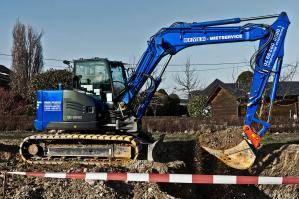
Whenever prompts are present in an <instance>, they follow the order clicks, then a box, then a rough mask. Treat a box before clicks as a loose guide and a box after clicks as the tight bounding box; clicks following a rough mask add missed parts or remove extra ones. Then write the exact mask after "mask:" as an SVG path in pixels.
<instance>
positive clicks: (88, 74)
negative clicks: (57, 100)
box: [73, 58, 127, 103]
mask: <svg viewBox="0 0 299 199" xmlns="http://www.w3.org/2000/svg"><path fill="white" fill-rule="evenodd" d="M73 62H74V88H75V89H79V90H85V91H87V92H90V93H93V94H94V95H96V96H98V97H99V98H100V99H101V100H103V101H106V102H109V103H111V102H112V101H113V98H114V97H116V96H118V95H119V93H120V91H121V90H123V89H124V88H125V85H126V82H127V78H126V73H125V68H124V64H123V63H122V62H118V61H109V60H107V59H101V58H93V59H79V60H74V61H73Z"/></svg>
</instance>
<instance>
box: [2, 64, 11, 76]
mask: <svg viewBox="0 0 299 199" xmlns="http://www.w3.org/2000/svg"><path fill="white" fill-rule="evenodd" d="M0 73H6V74H9V73H10V70H9V69H8V68H6V67H5V66H3V65H0Z"/></svg>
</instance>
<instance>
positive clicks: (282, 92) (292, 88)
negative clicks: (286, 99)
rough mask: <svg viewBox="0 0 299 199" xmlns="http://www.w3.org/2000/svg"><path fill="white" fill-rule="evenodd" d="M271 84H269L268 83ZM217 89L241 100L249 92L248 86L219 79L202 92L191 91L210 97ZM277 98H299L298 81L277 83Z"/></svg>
mask: <svg viewBox="0 0 299 199" xmlns="http://www.w3.org/2000/svg"><path fill="white" fill-rule="evenodd" d="M270 84H271V83H270ZM219 88H224V89H226V90H227V91H229V92H230V93H231V94H232V95H234V96H235V97H236V98H241V97H243V96H245V95H246V93H248V92H249V89H250V88H249V85H247V86H246V85H240V84H237V83H224V82H222V81H220V80H219V79H215V80H214V81H213V82H212V83H211V84H210V85H209V86H207V87H206V88H205V89H203V90H196V91H193V92H192V94H193V95H203V96H207V97H209V98H210V97H211V96H212V95H213V94H214V93H215V92H216V91H219ZM277 96H299V81H283V82H279V84H278V89H277Z"/></svg>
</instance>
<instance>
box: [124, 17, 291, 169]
mask: <svg viewBox="0 0 299 199" xmlns="http://www.w3.org/2000/svg"><path fill="white" fill-rule="evenodd" d="M268 18H277V19H276V21H274V23H273V24H272V25H267V24H262V23H257V24H255V23H248V24H245V25H243V26H227V25H228V24H238V23H241V22H245V21H252V20H261V19H268ZM289 24H290V21H289V19H288V16H287V14H286V13H285V12H282V13H281V14H279V15H266V16H260V17H251V18H233V19H226V20H219V21H209V22H194V23H184V22H177V23H174V24H172V25H171V26H170V27H168V28H162V29H161V30H160V31H159V32H157V33H156V34H155V35H154V36H152V37H151V39H150V41H149V44H148V48H147V50H146V51H145V52H144V54H143V55H142V57H141V59H140V61H139V63H138V64H137V67H136V72H135V73H134V74H133V75H132V76H131V78H130V80H129V82H128V86H127V88H126V90H125V91H124V92H123V95H122V98H121V101H120V103H119V105H120V108H121V109H122V110H126V108H127V107H129V106H130V103H131V102H132V100H133V99H134V98H135V97H136V95H137V93H138V92H139V90H140V89H141V87H142V86H143V85H144V83H145V81H146V80H147V79H148V78H149V77H150V78H151V79H152V81H153V82H154V83H153V84H152V87H151V88H150V89H148V91H147V96H146V98H145V100H144V102H143V103H142V104H140V106H139V109H138V111H137V114H136V117H137V119H139V120H140V119H141V118H142V116H143V115H144V113H145V111H146V108H147V106H148V105H149V103H150V101H151V98H152V96H153V94H154V93H155V91H156V90H157V88H158V86H159V84H160V82H161V79H162V75H163V73H164V72H165V69H166V66H167V65H165V66H164V68H163V69H162V70H161V73H160V75H159V76H158V77H157V78H155V79H154V78H153V77H151V73H152V72H153V70H154V69H155V68H156V66H157V64H158V63H159V61H160V60H161V59H162V58H163V57H164V56H166V55H170V58H171V56H172V55H175V54H176V53H178V52H179V51H181V50H183V49H185V48H188V47H192V46H197V45H208V44H221V43H234V42H245V41H257V40H259V41H260V43H259V49H258V50H257V51H256V52H255V53H254V55H253V56H252V58H251V61H250V65H251V67H252V69H253V70H254V75H253V80H252V84H251V89H250V94H249V100H248V104H247V112H246V116H245V122H244V123H245V125H244V128H243V129H244V134H243V137H244V141H243V142H241V144H239V145H238V146H236V147H234V148H231V149H228V150H214V149H210V148H208V147H204V149H206V150H207V151H208V152H209V153H211V154H212V155H214V156H216V157H217V158H219V159H220V160H221V161H223V162H224V163H226V164H227V165H229V166H231V167H234V168H237V169H246V168H249V167H250V166H251V165H252V164H253V163H254V160H255V154H254V152H253V150H252V149H256V148H258V146H259V144H260V141H261V137H262V136H263V135H264V133H265V132H266V131H267V129H268V128H269V127H270V123H269V122H270V117H271V110H272V106H273V102H274V100H275V96H276V90H277V87H278V82H279V76H280V72H281V67H282V61H283V55H284V40H285V36H286V32H287V29H288V26H289ZM168 62H169V61H168ZM271 75H273V76H274V77H273V82H272V87H271V91H270V96H269V97H270V110H269V116H268V120H267V121H263V120H261V119H259V118H257V117H256V112H257V110H258V107H259V105H260V102H261V98H262V96H263V94H264V92H265V88H266V86H267V85H268V82H269V78H270V76H271ZM253 124H258V125H260V126H262V127H261V128H260V129H258V130H257V129H254V128H253Z"/></svg>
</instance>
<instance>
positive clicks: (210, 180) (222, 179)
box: [7, 171, 299, 185]
mask: <svg viewBox="0 0 299 199" xmlns="http://www.w3.org/2000/svg"><path fill="white" fill-rule="evenodd" d="M7 173H8V174H12V175H24V176H31V177H43V178H65V179H82V180H104V181H111V180H115V181H126V182H130V181H131V182H132V181H134V182H164V183H192V184H277V185H279V184H299V177H266V176H230V175H200V174H159V173H51V172H17V171H14V172H7Z"/></svg>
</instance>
